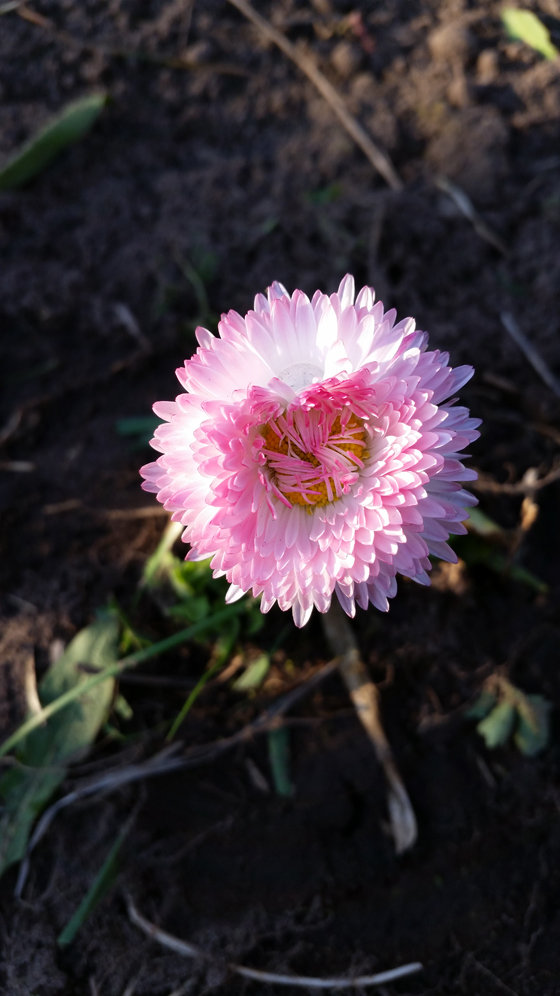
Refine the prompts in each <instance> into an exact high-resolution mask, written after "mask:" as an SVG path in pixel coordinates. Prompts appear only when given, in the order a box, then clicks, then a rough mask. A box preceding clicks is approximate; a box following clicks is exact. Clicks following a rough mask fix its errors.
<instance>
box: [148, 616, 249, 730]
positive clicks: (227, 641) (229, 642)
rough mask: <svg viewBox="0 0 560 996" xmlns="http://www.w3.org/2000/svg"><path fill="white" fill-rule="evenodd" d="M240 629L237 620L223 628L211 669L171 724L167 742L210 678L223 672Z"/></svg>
mask: <svg viewBox="0 0 560 996" xmlns="http://www.w3.org/2000/svg"><path fill="white" fill-rule="evenodd" d="M239 629H240V626H239V619H235V618H234V619H231V620H230V621H229V623H228V624H227V625H226V626H222V629H221V633H220V635H219V636H218V639H217V640H216V643H215V644H214V653H213V659H212V662H211V664H210V667H209V668H208V670H207V671H205V673H204V674H203V675H202V676H201V677H200V678H199V680H198V681H197V683H196V685H195V687H194V688H193V690H192V692H191V693H190V695H189V696H188V698H187V700H186V702H185V704H184V706H183V707H182V709H181V711H180V713H179V715H178V716H177V717H176V719H175V720H174V721H173V723H172V724H171V729H170V730H169V733H168V734H167V738H166V739H167V740H172V739H173V737H174V736H175V734H176V733H177V730H178V729H179V727H180V726H181V724H182V723H183V721H184V719H185V717H186V715H187V713H188V712H190V710H191V708H192V706H193V705H194V703H195V702H196V700H197V698H198V696H199V695H200V693H201V691H202V689H203V688H204V686H205V685H206V683H207V682H208V681H209V680H210V678H213V677H214V675H215V674H216V673H217V672H218V671H220V670H221V668H222V667H223V665H224V664H225V662H226V661H227V659H228V657H229V656H230V654H231V652H232V650H233V647H234V645H235V641H236V640H237V637H238V636H239Z"/></svg>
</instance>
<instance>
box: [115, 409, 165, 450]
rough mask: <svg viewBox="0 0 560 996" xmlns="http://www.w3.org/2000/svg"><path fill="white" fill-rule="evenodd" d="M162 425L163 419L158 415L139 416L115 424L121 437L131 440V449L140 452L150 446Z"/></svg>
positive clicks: (122, 419)
mask: <svg viewBox="0 0 560 996" xmlns="http://www.w3.org/2000/svg"><path fill="white" fill-rule="evenodd" d="M162 424H163V421H162V419H160V418H158V417H157V415H138V416H132V417H130V418H118V419H117V421H116V422H115V428H116V430H117V433H118V435H119V436H123V437H125V438H127V439H130V442H131V449H133V450H139V449H143V448H144V447H145V446H149V444H150V439H151V438H152V436H153V434H154V432H155V431H156V429H157V427H158V426H159V425H162Z"/></svg>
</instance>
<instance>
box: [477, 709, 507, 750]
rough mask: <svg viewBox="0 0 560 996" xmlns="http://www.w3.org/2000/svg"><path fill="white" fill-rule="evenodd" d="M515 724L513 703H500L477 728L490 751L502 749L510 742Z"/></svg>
mask: <svg viewBox="0 0 560 996" xmlns="http://www.w3.org/2000/svg"><path fill="white" fill-rule="evenodd" d="M514 722H515V708H514V707H513V705H512V704H511V702H505V701H504V702H499V703H498V705H496V706H494V708H493V709H492V710H491V712H489V713H488V715H487V716H486V717H485V718H484V719H481V721H480V723H479V724H478V726H477V730H478V732H479V733H480V736H481V737H483V738H484V742H485V743H486V746H487V747H488V749H489V750H493V748H494V747H501V746H502V744H505V742H506V740H509V737H510V735H511V732H512V730H513V724H514Z"/></svg>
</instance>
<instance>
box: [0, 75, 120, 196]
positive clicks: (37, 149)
mask: <svg viewBox="0 0 560 996" xmlns="http://www.w3.org/2000/svg"><path fill="white" fill-rule="evenodd" d="M106 103H107V96H106V94H104V93H94V94H92V96H90V97H83V98H82V99H81V100H76V101H74V102H73V103H71V104H68V105H67V106H66V107H65V108H64V109H63V110H62V111H61V113H60V114H57V116H56V117H54V118H52V119H51V121H49V123H48V124H47V125H46V126H45V128H43V129H42V130H41V131H39V132H38V133H37V134H36V135H34V136H33V137H32V138H31V139H30V140H29V141H28V142H26V143H25V145H23V146H22V148H21V149H19V150H18V151H17V152H16V153H14V155H13V156H11V157H10V158H9V159H8V162H7V163H6V164H5V165H4V167H3V169H0V190H13V189H14V188H16V187H21V186H23V184H24V183H27V182H28V180H31V179H32V178H33V177H34V176H36V175H37V173H40V172H41V170H43V169H45V167H46V166H48V165H49V163H50V162H52V160H53V159H54V158H55V157H56V156H58V155H59V154H60V153H61V152H63V150H64V149H66V148H67V147H68V146H69V145H73V144H74V142H77V141H78V140H79V139H80V138H82V137H83V136H84V135H85V134H86V132H88V131H89V129H90V128H91V126H92V125H93V123H94V121H95V120H96V118H97V117H98V115H99V114H100V113H101V111H102V109H103V108H104V106H105V104H106Z"/></svg>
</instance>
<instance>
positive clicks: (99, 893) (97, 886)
mask: <svg viewBox="0 0 560 996" xmlns="http://www.w3.org/2000/svg"><path fill="white" fill-rule="evenodd" d="M132 822H133V820H132V819H129V820H127V822H126V823H125V825H124V827H123V828H122V830H121V832H120V833H119V835H118V837H117V839H116V841H115V843H114V844H113V846H112V848H111V850H110V851H109V854H108V855H107V857H106V858H105V861H104V862H103V864H102V865H101V868H100V869H99V871H98V873H97V875H96V876H95V878H94V880H93V882H92V884H91V885H90V887H89V889H88V891H87V893H86V895H85V896H84V898H83V899H82V901H81V903H80V905H79V906H78V909H77V910H76V912H75V913H74V914H73V915H72V916H71V917H70V919H69V921H68V923H67V924H66V926H65V928H64V930H63V931H62V933H61V934H60V936H59V938H58V940H57V944H58V946H59V947H60V948H65V947H67V946H68V945H69V944H71V943H72V941H73V940H74V938H75V936H76V934H77V933H78V931H79V930H80V928H81V927H83V925H84V923H85V921H86V920H87V918H88V916H90V914H91V913H93V911H94V909H95V908H96V906H98V905H99V903H100V902H101V900H102V899H103V896H104V895H105V893H106V892H107V890H108V889H109V888H110V887H111V885H112V884H113V882H114V881H115V879H116V877H117V871H118V868H117V858H118V856H119V851H120V849H121V847H122V845H123V843H124V841H125V838H126V837H127V835H128V833H129V830H130V828H131V826H132Z"/></svg>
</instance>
